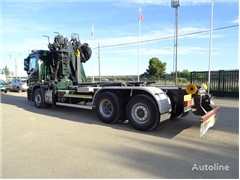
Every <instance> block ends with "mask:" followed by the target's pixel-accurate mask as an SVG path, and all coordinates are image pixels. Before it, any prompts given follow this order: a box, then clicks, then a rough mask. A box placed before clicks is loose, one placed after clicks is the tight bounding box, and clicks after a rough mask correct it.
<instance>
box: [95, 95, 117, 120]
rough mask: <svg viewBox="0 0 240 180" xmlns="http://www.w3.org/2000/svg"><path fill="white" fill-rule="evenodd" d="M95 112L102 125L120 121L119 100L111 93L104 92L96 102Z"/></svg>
mask: <svg viewBox="0 0 240 180" xmlns="http://www.w3.org/2000/svg"><path fill="white" fill-rule="evenodd" d="M96 112H97V116H98V117H99V119H100V120H101V121H102V122H104V123H108V124H111V123H116V122H117V121H118V120H119V119H120V115H121V110H120V99H119V97H118V96H117V95H116V94H115V93H112V92H104V93H102V94H100V95H99V97H98V98H97V100H96Z"/></svg>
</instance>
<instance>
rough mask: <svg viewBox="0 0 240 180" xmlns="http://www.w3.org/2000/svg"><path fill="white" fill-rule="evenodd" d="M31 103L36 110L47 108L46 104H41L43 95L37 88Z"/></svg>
mask: <svg viewBox="0 0 240 180" xmlns="http://www.w3.org/2000/svg"><path fill="white" fill-rule="evenodd" d="M33 101H34V104H35V106H36V107H37V108H45V107H47V104H46V103H44V102H43V94H42V91H41V89H39V88H38V89H36V90H35V91H34V95H33Z"/></svg>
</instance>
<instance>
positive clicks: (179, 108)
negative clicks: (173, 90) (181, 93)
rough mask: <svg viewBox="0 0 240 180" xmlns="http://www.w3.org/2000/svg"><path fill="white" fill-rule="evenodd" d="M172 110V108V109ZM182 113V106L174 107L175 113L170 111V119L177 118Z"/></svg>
mask: <svg viewBox="0 0 240 180" xmlns="http://www.w3.org/2000/svg"><path fill="white" fill-rule="evenodd" d="M173 109H174V108H173ZM182 113H183V105H176V107H175V111H172V113H171V116H170V119H174V118H177V117H178V116H180V115H181V114H182Z"/></svg>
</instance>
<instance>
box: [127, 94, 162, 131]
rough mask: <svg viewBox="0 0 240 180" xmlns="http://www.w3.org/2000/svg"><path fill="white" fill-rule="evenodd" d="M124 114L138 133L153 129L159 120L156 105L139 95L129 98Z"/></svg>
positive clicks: (147, 97)
mask: <svg viewBox="0 0 240 180" xmlns="http://www.w3.org/2000/svg"><path fill="white" fill-rule="evenodd" d="M126 113H127V118H128V120H129V122H130V123H131V124H132V126H133V127H134V128H135V129H137V130H140V131H149V130H152V129H154V128H155V127H156V126H157V124H158V123H159V120H160V119H159V116H160V113H159V110H158V107H157V104H156V102H154V100H153V99H152V98H151V97H149V96H148V95H143V94H140V95H136V96H134V97H133V98H131V99H130V100H129V102H128V104H127V112H126Z"/></svg>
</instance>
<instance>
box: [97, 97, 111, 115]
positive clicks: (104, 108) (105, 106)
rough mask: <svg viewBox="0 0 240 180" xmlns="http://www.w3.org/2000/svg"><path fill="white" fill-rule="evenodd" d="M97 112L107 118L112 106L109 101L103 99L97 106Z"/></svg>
mask: <svg viewBox="0 0 240 180" xmlns="http://www.w3.org/2000/svg"><path fill="white" fill-rule="evenodd" d="M99 110H100V113H101V115H102V116H104V117H105V118H108V117H110V116H111V115H112V113H113V105H112V103H111V102H110V101H108V100H106V99H104V100H102V101H101V102H100V104H99Z"/></svg>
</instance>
